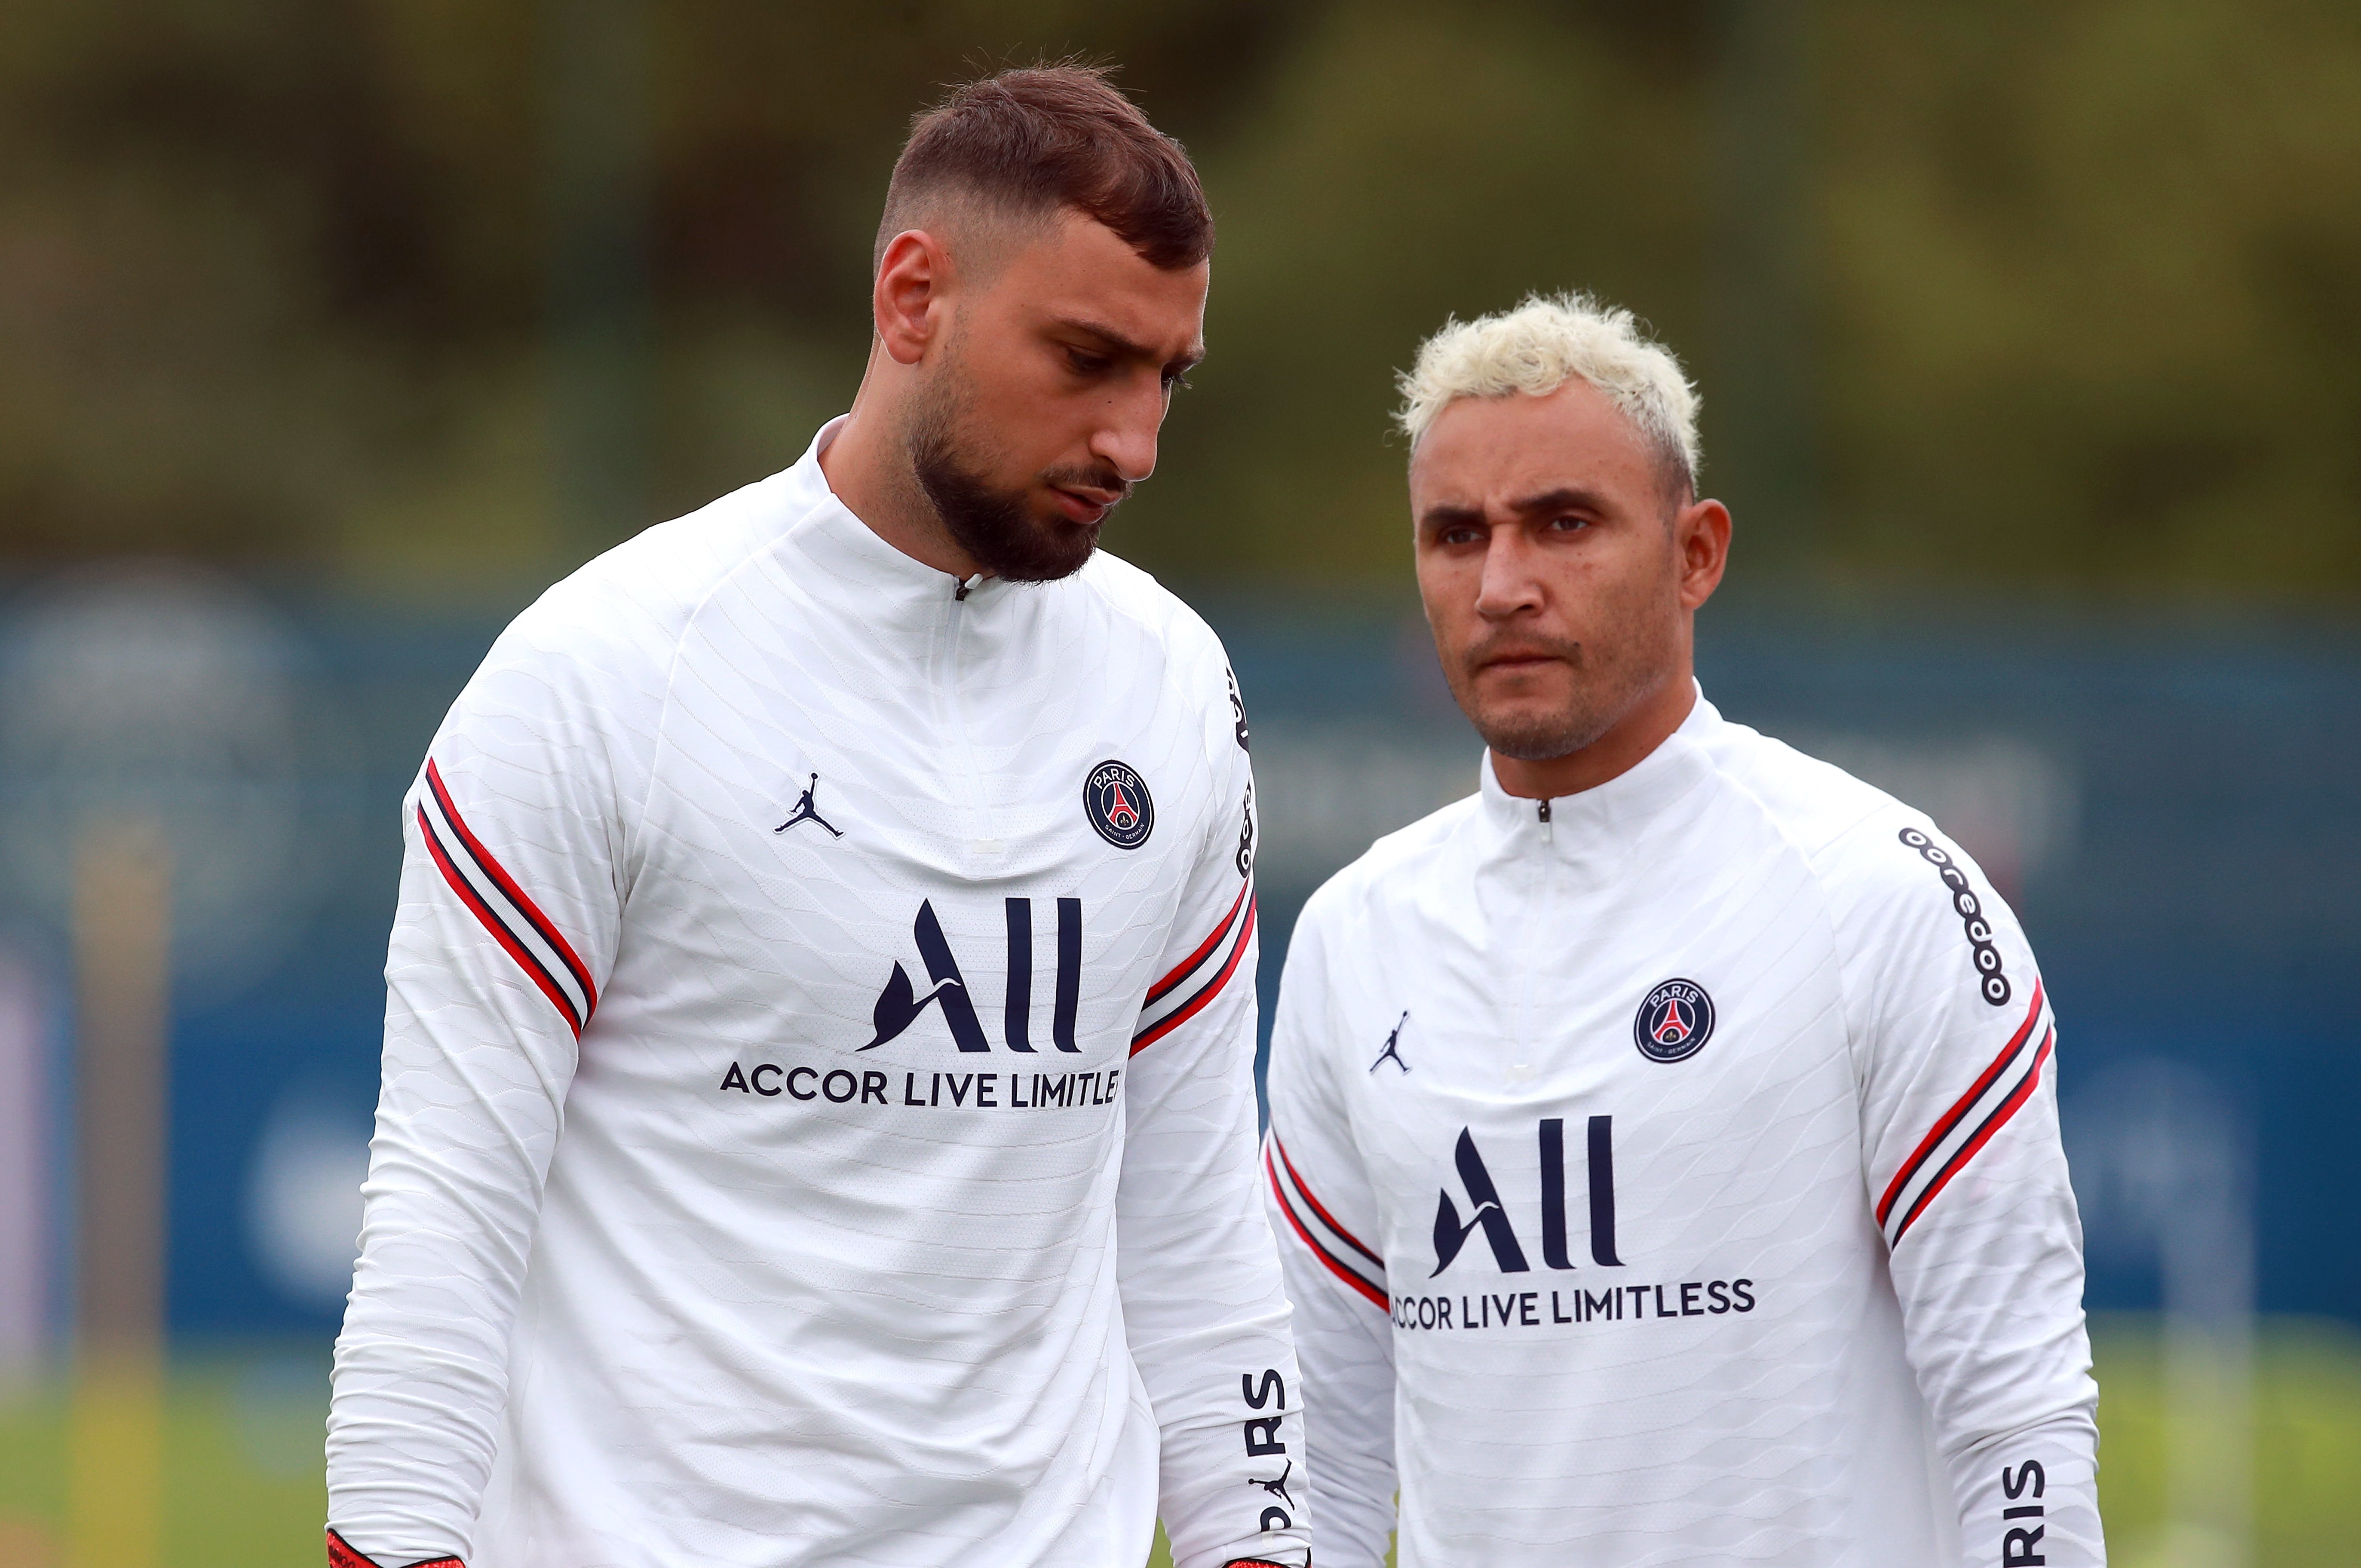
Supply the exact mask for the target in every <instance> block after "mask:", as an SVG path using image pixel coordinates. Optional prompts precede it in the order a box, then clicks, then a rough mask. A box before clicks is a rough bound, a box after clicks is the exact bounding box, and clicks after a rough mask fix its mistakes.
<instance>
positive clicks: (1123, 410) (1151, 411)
mask: <svg viewBox="0 0 2361 1568" xmlns="http://www.w3.org/2000/svg"><path fill="white" fill-rule="evenodd" d="M1163 423H1164V389H1163V386H1162V384H1161V383H1160V382H1157V383H1154V384H1153V385H1151V386H1148V387H1132V388H1126V389H1124V390H1123V391H1121V392H1118V393H1117V394H1115V398H1114V399H1113V400H1111V401H1110V402H1109V403H1108V405H1107V409H1106V412H1105V415H1104V417H1103V418H1102V419H1101V420H1100V421H1099V427H1098V429H1097V431H1096V432H1095V433H1093V435H1092V437H1091V455H1092V456H1093V457H1096V458H1098V459H1099V460H1100V461H1101V462H1104V463H1105V464H1107V465H1108V466H1111V467H1113V468H1114V469H1115V472H1116V473H1118V474H1120V475H1122V476H1123V477H1124V481H1125V483H1126V484H1133V485H1136V484H1137V483H1139V482H1140V481H1141V480H1142V479H1145V478H1147V477H1148V476H1149V475H1150V474H1153V473H1154V472H1156V433H1157V431H1158V430H1159V428H1160V427H1161V426H1162V425H1163Z"/></svg>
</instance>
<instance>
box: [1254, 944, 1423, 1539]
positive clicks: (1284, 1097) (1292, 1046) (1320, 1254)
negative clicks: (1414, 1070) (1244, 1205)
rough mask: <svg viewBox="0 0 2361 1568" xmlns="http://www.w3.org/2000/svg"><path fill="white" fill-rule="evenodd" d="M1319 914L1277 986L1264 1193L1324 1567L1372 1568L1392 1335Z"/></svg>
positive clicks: (1383, 1506)
mask: <svg viewBox="0 0 2361 1568" xmlns="http://www.w3.org/2000/svg"><path fill="white" fill-rule="evenodd" d="M1316 910H1317V904H1316V903H1315V905H1314V908H1313V909H1312V910H1307V911H1306V912H1305V915H1304V917H1303V918H1302V920H1301V921H1300V922H1299V923H1298V925H1297V927H1296V934H1295V940H1294V942H1293V943H1292V944H1291V945H1290V947H1289V948H1288V954H1287V972H1286V975H1285V977H1284V979H1283V980H1282V981H1281V982H1280V985H1279V1012H1278V1016H1277V1018H1276V1020H1275V1022H1274V1025H1273V1028H1272V1034H1271V1047H1270V1072H1269V1092H1270V1127H1269V1129H1268V1132H1267V1133H1266V1134H1265V1135H1264V1138H1263V1155H1262V1157H1263V1180H1264V1191H1265V1197H1266V1200H1267V1201H1268V1205H1269V1210H1270V1215H1271V1226H1272V1229H1273V1230H1274V1231H1275V1232H1276V1233H1277V1234H1278V1236H1279V1261H1280V1263H1281V1265H1282V1266H1284V1268H1285V1269H1286V1271H1287V1295H1288V1299H1289V1300H1290V1301H1291V1302H1293V1303H1294V1306H1295V1343H1296V1355H1297V1358H1298V1359H1299V1360H1300V1361H1301V1365H1302V1367H1303V1376H1304V1390H1305V1406H1306V1409H1307V1412H1308V1414H1307V1425H1308V1428H1309V1441H1310V1444H1311V1457H1310V1461H1309V1466H1308V1468H1309V1470H1310V1472H1311V1474H1312V1475H1313V1476H1314V1477H1316V1484H1314V1485H1313V1486H1312V1487H1311V1491H1312V1496H1313V1508H1315V1509H1316V1510H1317V1512H1318V1515H1319V1519H1320V1560H1321V1562H1322V1563H1323V1564H1328V1565H1332V1568H1334V1565H1341V1568H1377V1564H1379V1563H1383V1562H1384V1561H1385V1558H1386V1551H1387V1547H1388V1545H1389V1541H1390V1540H1391V1537H1392V1534H1393V1528H1394V1487H1395V1485H1396V1482H1395V1473H1394V1421H1393V1415H1394V1360H1393V1330H1392V1322H1391V1320H1390V1317H1389V1297H1388V1294H1387V1284H1386V1269H1385V1263H1384V1260H1383V1258H1382V1257H1381V1255H1379V1251H1378V1248H1379V1246H1380V1245H1381V1243H1380V1241H1379V1236H1378V1206H1377V1201H1376V1198H1375V1195H1374V1194H1373V1193H1372V1191H1371V1190H1370V1188H1369V1185H1368V1183H1367V1179H1366V1178H1365V1177H1364V1176H1363V1174H1362V1168H1361V1162H1360V1158H1359V1156H1358V1154H1357V1152H1356V1146H1355V1144H1354V1139H1353V1135H1352V1129H1351V1127H1350V1126H1349V1125H1348V1124H1347V1122H1346V1118H1345V1112H1344V1109H1343V1106H1342V1104H1341V1103H1340V1102H1339V1100H1338V1098H1337V1096H1336V1095H1335V1094H1334V1092H1333V1083H1332V1080H1331V1079H1330V1077H1329V1073H1330V1070H1331V1069H1333V1068H1334V1065H1335V1062H1336V1059H1337V1058H1336V1056H1335V1053H1334V1050H1333V1049H1331V1048H1329V1047H1330V1046H1331V1045H1332V1043H1333V1042H1331V1041H1330V1040H1329V1039H1328V1037H1327V1036H1328V1029H1329V1025H1330V1024H1331V1021H1332V1020H1333V1019H1334V1017H1335V1015H1336V1008H1335V1006H1334V995H1333V993H1332V991H1331V988H1330V981H1329V974H1328V964H1327V952H1326V948H1325V946H1324V943H1323V933H1322V930H1321V927H1320V921H1319V919H1318V916H1317V913H1316Z"/></svg>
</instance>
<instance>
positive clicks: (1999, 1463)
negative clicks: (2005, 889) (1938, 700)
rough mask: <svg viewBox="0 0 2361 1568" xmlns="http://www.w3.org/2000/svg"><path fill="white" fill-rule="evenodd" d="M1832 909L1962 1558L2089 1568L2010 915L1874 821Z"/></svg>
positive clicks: (2046, 1085) (1882, 1203)
mask: <svg viewBox="0 0 2361 1568" xmlns="http://www.w3.org/2000/svg"><path fill="white" fill-rule="evenodd" d="M1856 852H1858V853H1861V854H1865V855H1872V856H1875V857H1877V858H1878V861H1880V862H1881V863H1880V864H1878V866H1877V868H1876V871H1875V874H1874V875H1872V876H1871V877H1869V878H1868V879H1866V882H1867V884H1868V885H1870V886H1872V887H1873V888H1875V889H1876V891H1875V892H1874V893H1873V894H1871V895H1870V896H1868V897H1865V898H1864V899H1862V900H1861V903H1860V904H1859V905H1858V906H1857V907H1855V908H1853V909H1852V910H1850V912H1849V914H1847V915H1846V916H1844V923H1845V924H1846V926H1848V927H1850V932H1849V936H1850V940H1849V941H1848V943H1847V946H1848V948H1849V949H1850V953H1851V954H1852V957H1851V959H1850V960H1849V962H1848V971H1849V972H1848V979H1847V992H1848V1007H1849V1011H1850V1012H1851V1013H1852V1014H1854V1015H1855V1026H1854V1038H1855V1042H1856V1044H1855V1049H1856V1061H1857V1066H1858V1070H1859V1071H1860V1073H1861V1081H1862V1089H1863V1092H1862V1097H1861V1108H1862V1117H1863V1127H1862V1133H1863V1139H1862V1144H1863V1148H1864V1150H1865V1154H1866V1159H1867V1168H1866V1170H1865V1171H1864V1173H1863V1174H1864V1177H1865V1179H1867V1181H1868V1184H1869V1193H1870V1197H1871V1201H1872V1203H1873V1204H1874V1207H1875V1215H1876V1218H1877V1221H1878V1223H1879V1225H1880V1226H1881V1228H1882V1229H1883V1233H1884V1236H1885V1240H1886V1245H1887V1246H1888V1248H1889V1249H1890V1262H1891V1268H1892V1274H1893V1279H1894V1290H1895V1292H1896V1293H1897V1295H1898V1296H1899V1297H1900V1300H1901V1307H1902V1314H1903V1324H1904V1332H1905V1339H1906V1344H1907V1349H1908V1354H1909V1358H1910V1364H1911V1366H1912V1368H1913V1370H1914V1371H1915V1372H1916V1376H1917V1380H1918V1385H1919V1388H1920V1391H1921V1393H1922V1395H1923V1396H1924V1398H1925V1399H1926V1402H1927V1409H1928V1410H1929V1412H1930V1413H1931V1415H1932V1417H1933V1420H1934V1427H1935V1433H1936V1441H1937V1444H1938V1449H1939V1451H1940V1453H1941V1456H1942V1459H1943V1461H1944V1463H1945V1464H1946V1466H1947V1467H1948V1469H1949V1475H1950V1480H1951V1486H1952V1492H1953V1495H1954V1497H1955V1498H1956V1500H1957V1503H1958V1506H1959V1509H1960V1535H1961V1542H1962V1547H1963V1552H1964V1558H1963V1560H1964V1562H1966V1563H1970V1564H1975V1565H1978V1568H1985V1565H1990V1568H2035V1565H2040V1568H2097V1565H2099V1564H2102V1563H2104V1561H2105V1546H2104V1543H2103V1540H2102V1536H2101V1530H2100V1523H2099V1513H2098V1499H2097V1491H2096V1487H2097V1448H2098V1431H2097V1424H2096V1409H2097V1398H2098V1394H2097V1387H2096V1385H2095V1384H2093V1382H2092V1378H2091V1373H2090V1366H2091V1359H2090V1345H2089V1340H2088V1337H2087V1334H2086V1332H2085V1330H2084V1325H2083V1318H2082V1232H2081V1221H2080V1219H2079V1217H2078V1216H2077V1214H2076V1212H2075V1206H2074V1195H2073V1191H2072V1189H2071V1188H2070V1186H2069V1184H2068V1180H2067V1171H2066V1160H2065V1155H2064V1152H2063V1150H2062V1148H2061V1146H2060V1145H2059V1132H2058V1099H2057V1087H2056V1083H2057V1071H2056V1068H2057V1056H2056V1047H2057V1025H2056V1021H2055V1019H2054V1017H2053V1016H2052V1014H2051V1012H2050V1007H2049V999H2048V995H2047V993H2046V992H2045V990H2044V988H2043V985H2042V981H2041V977H2040V974H2039V972H2038V971H2037V970H2036V969H2035V967H2034V962H2033V955H2032V952H2031V950H2030V949H2029V948H2027V946H2026V941H2025V938H2024V934H2023V933H2022V931H2021V930H2020V929H2019V928H2018V926H2017V923H2016V920H2015V916H2014V915H2012V914H2011V913H2010V911H2009V910H2008V908H2007V907H2006V905H2004V904H2003V903H2002V901H2001V900H2000V898H1999V897H1998V895H1997V894H1994V893H1993V890H1992V887H1991V884H1990V883H1988V882H1987V881H1986V880H1985V879H1984V878H1983V876H1982V873H1981V872H1979V871H1977V869H1976V868H1975V866H1974V865H1973V864H1972V862H1971V861H1969V860H1968V859H1967V858H1966V857H1965V856H1964V855H1962V854H1961V853H1960V851H1959V850H1958V849H1957V847H1956V846H1953V845H1951V844H1950V843H1949V841H1947V840H1945V839H1941V838H1940V837H1939V836H1938V835H1936V834H1933V833H1932V832H1931V831H1930V830H1928V829H1927V828H1925V827H1923V826H1919V825H1909V826H1902V825H1899V824H1896V823H1894V822H1892V821H1888V822H1887V823H1886V824H1885V825H1884V827H1883V828H1880V829H1879V831H1878V834H1877V835H1876V836H1875V838H1874V839H1873V840H1872V841H1865V842H1864V843H1863V844H1862V845H1861V847H1860V849H1859V850H1857V851H1856Z"/></svg>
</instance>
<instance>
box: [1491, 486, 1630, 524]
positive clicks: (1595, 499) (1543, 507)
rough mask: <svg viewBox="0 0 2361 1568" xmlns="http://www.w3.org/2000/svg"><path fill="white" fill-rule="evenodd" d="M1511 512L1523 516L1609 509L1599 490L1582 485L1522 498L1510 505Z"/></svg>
mask: <svg viewBox="0 0 2361 1568" xmlns="http://www.w3.org/2000/svg"><path fill="white" fill-rule="evenodd" d="M1509 510H1510V511H1513V512H1516V513H1518V514H1519V515H1520V516H1523V515H1527V514H1530V513H1532V512H1537V511H1605V510H1608V507H1607V499H1606V498H1605V497H1604V496H1601V495H1600V494H1599V493H1598V491H1597V490H1593V489H1589V488H1586V487H1584V486H1581V485H1560V486H1559V487H1558V488H1555V489H1554V490H1543V491H1541V492H1539V493H1538V494H1535V495H1530V496H1520V497H1518V498H1517V499H1515V500H1512V501H1510V503H1509Z"/></svg>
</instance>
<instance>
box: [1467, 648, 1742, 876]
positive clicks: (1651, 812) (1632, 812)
mask: <svg viewBox="0 0 2361 1568" xmlns="http://www.w3.org/2000/svg"><path fill="white" fill-rule="evenodd" d="M1721 724H1722V718H1721V715H1720V713H1719V711H1717V710H1716V709H1715V707H1714V706H1713V705H1712V704H1711V703H1709V702H1708V701H1706V699H1705V694H1704V692H1703V691H1702V690H1700V691H1699V692H1698V694H1697V702H1696V704H1695V706H1693V707H1691V708H1690V709H1689V713H1688V717H1687V718H1685V719H1683V720H1682V721H1681V726H1680V728H1679V729H1675V730H1674V731H1673V733H1672V734H1671V735H1669V736H1667V737H1665V739H1664V741H1663V743H1662V744H1660V745H1658V746H1657V748H1656V749H1655V750H1654V751H1651V752H1649V753H1648V754H1647V755H1646V756H1645V757H1642V759H1640V761H1639V762H1637V763H1635V764H1634V765H1633V766H1631V768H1629V769H1627V770H1626V771H1624V772H1623V773H1618V774H1617V775H1616V776H1615V777H1613V778H1611V779H1609V780H1608V781H1607V782H1606V783H1605V784H1598V785H1597V786H1595V787H1593V788H1590V789H1587V790H1583V791H1580V792H1579V793H1577V794H1574V795H1555V796H1553V797H1551V798H1550V799H1548V800H1538V799H1530V798H1528V797H1526V796H1524V795H1510V793H1509V792H1508V791H1507V790H1505V789H1503V788H1501V787H1500V777H1499V773H1497V772H1495V771H1494V769H1493V766H1492V753H1491V752H1490V751H1486V752H1485V753H1484V762H1483V767H1482V769H1481V770H1480V782H1479V786H1478V787H1479V789H1480V791H1481V794H1482V795H1483V817H1482V820H1483V822H1484V825H1485V828H1486V833H1487V839H1488V844H1487V846H1486V848H1487V850H1488V851H1489V852H1490V853H1492V854H1497V855H1499V856H1503V857H1506V858H1512V859H1522V858H1524V857H1527V856H1530V855H1533V854H1537V853H1538V854H1544V855H1547V856H1549V857H1551V858H1552V859H1554V860H1556V861H1560V862H1563V863H1565V864H1566V865H1567V866H1569V867H1572V868H1576V869H1580V868H1585V867H1589V868H1592V869H1600V870H1603V869H1604V868H1605V867H1606V866H1608V865H1609V864H1612V863H1613V862H1614V861H1619V860H1620V859H1621V858H1622V856H1623V854H1624V852H1625V851H1626V850H1628V848H1629V847H1630V845H1631V843H1632V842H1633V840H1634V839H1636V838H1637V837H1638V836H1639V835H1640V834H1641V832H1642V830H1643V829H1644V828H1646V827H1647V826H1648V825H1649V824H1650V823H1652V822H1653V821H1654V820H1655V819H1656V818H1657V817H1660V816H1662V815H1663V814H1664V812H1666V811H1668V810H1671V809H1674V808H1675V807H1676V806H1678V805H1679V804H1680V803H1681V802H1682V801H1684V800H1685V799H1686V798H1687V797H1688V796H1690V795H1692V794H1693V793H1694V792H1695V791H1696V790H1697V789H1698V788H1700V787H1702V786H1703V785H1704V784H1706V783H1707V781H1708V779H1709V778H1710V776H1711V774H1712V772H1713V764H1712V762H1710V761H1709V760H1708V757H1707V755H1706V751H1705V748H1704V744H1703V742H1704V741H1705V740H1706V739H1707V738H1708V736H1710V735H1711V733H1712V732H1713V731H1714V730H1715V729H1718V728H1719V727H1720V725H1721Z"/></svg>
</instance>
